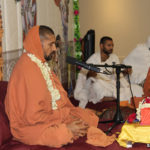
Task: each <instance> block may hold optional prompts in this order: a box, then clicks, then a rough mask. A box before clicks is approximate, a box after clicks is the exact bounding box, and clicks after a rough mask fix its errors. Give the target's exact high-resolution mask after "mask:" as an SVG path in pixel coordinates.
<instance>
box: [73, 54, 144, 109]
mask: <svg viewBox="0 0 150 150" xmlns="http://www.w3.org/2000/svg"><path fill="white" fill-rule="evenodd" d="M113 62H115V63H116V64H119V63H120V62H119V59H118V57H117V56H116V55H115V54H111V55H110V57H109V58H108V59H107V60H106V61H105V62H101V57H100V53H99V52H97V53H95V54H93V55H92V56H91V57H90V58H89V59H88V60H87V63H92V64H105V63H107V64H109V65H112V64H113ZM107 69H108V70H109V71H111V72H112V73H113V74H112V75H106V74H102V73H97V76H96V78H93V77H90V78H88V79H87V78H86V75H87V72H88V70H85V69H82V70H81V71H80V73H79V74H78V79H77V83H76V87H75V91H74V97H75V99H76V100H79V101H80V103H79V106H80V107H82V108H85V106H86V104H87V103H88V102H93V103H94V104H96V103H97V102H100V100H101V99H102V98H103V97H114V98H116V73H115V70H114V69H113V68H107ZM101 70H105V68H103V67H102V68H101ZM120 84H121V88H120V100H121V101H124V100H129V101H130V98H131V91H130V88H129V84H128V82H127V80H126V79H125V78H124V77H123V75H122V74H121V75H120ZM132 91H133V95H134V96H137V97H140V96H142V94H143V89H142V87H140V86H138V85H132Z"/></svg>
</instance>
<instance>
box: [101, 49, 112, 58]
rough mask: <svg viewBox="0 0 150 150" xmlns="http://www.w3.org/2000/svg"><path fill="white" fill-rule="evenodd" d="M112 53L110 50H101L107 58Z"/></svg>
mask: <svg viewBox="0 0 150 150" xmlns="http://www.w3.org/2000/svg"><path fill="white" fill-rule="evenodd" d="M112 51H113V50H112V49H111V50H106V48H104V49H103V52H104V53H105V54H106V55H108V56H109V55H110V54H111V53H112Z"/></svg>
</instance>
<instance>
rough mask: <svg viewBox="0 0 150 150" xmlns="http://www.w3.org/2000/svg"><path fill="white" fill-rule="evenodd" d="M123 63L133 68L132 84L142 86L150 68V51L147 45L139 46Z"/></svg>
mask: <svg viewBox="0 0 150 150" xmlns="http://www.w3.org/2000/svg"><path fill="white" fill-rule="evenodd" d="M123 63H124V64H126V65H131V66H132V74H131V76H130V79H131V83H135V84H142V83H143V82H144V80H145V79H146V76H147V73H148V69H149V67H150V50H149V48H148V47H147V45H146V44H143V45H142V44H140V45H138V46H137V47H136V48H135V49H134V50H133V51H132V52H131V53H130V54H129V55H128V56H127V57H126V58H125V59H124V60H123Z"/></svg>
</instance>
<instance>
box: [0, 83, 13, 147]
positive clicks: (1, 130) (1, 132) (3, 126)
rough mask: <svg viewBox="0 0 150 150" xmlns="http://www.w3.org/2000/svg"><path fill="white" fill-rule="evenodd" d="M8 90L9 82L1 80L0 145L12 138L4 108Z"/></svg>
mask: <svg viewBox="0 0 150 150" xmlns="http://www.w3.org/2000/svg"><path fill="white" fill-rule="evenodd" d="M6 91H7V82H4V81H0V146H1V145H2V144H3V143H5V142H6V141H7V140H9V139H10V138H11V133H10V129H9V122H8V118H7V116H6V113H5V109H4V99H5V95H6Z"/></svg>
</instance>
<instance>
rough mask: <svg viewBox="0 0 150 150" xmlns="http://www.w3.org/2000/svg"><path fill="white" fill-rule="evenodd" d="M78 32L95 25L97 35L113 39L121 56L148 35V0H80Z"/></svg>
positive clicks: (149, 29) (149, 4)
mask: <svg viewBox="0 0 150 150" xmlns="http://www.w3.org/2000/svg"><path fill="white" fill-rule="evenodd" d="M79 4H80V28H81V30H80V31H81V36H84V35H85V34H86V32H87V30H89V29H95V33H96V45H95V46H96V50H99V39H100V37H102V36H105V35H108V36H111V37H112V38H113V39H114V44H115V47H114V51H115V53H117V54H118V55H119V57H120V58H121V59H123V58H124V57H125V56H127V55H128V53H129V52H130V51H131V50H132V49H133V48H135V46H136V45H137V44H138V43H143V42H145V41H146V40H147V37H148V36H149V35H150V0H79Z"/></svg>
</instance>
